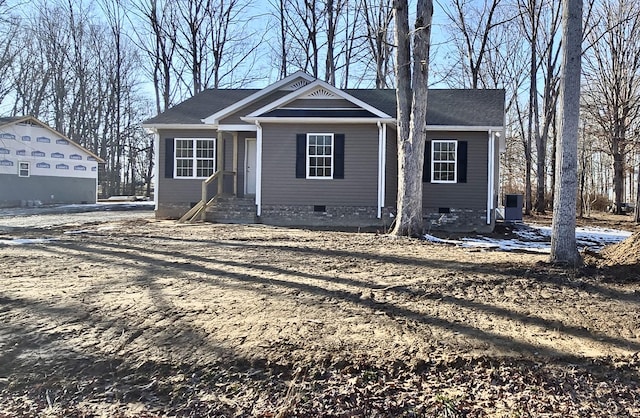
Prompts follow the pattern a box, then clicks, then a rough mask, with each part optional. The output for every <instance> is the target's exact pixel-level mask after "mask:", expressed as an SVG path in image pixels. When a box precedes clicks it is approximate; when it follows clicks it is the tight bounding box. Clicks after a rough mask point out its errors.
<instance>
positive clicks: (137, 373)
mask: <svg viewBox="0 0 640 418" xmlns="http://www.w3.org/2000/svg"><path fill="white" fill-rule="evenodd" d="M169 240H171V241H173V242H176V243H180V241H179V240H177V241H175V239H174V238H169ZM198 242H199V243H200V244H202V245H205V247H206V246H216V245H228V241H224V242H221V241H206V242H204V243H203V242H202V241H198ZM234 245H237V246H238V247H239V248H240V249H242V248H244V249H250V248H252V249H269V250H277V251H281V252H283V253H285V254H289V255H290V257H309V258H311V257H320V258H322V257H341V258H356V259H360V260H367V261H376V262H383V263H391V264H396V265H398V266H407V265H409V266H411V265H414V266H420V267H424V268H429V269H434V270H435V269H444V270H449V269H451V270H454V271H459V272H473V273H478V274H490V275H492V276H493V277H495V279H494V280H499V281H500V280H509V279H511V278H512V277H513V276H518V275H520V274H522V275H524V276H525V277H529V278H531V279H534V280H537V281H540V282H547V283H551V284H554V285H559V286H565V287H571V288H576V287H577V288H585V289H587V290H588V291H590V292H594V293H599V294H601V295H602V296H604V297H608V298H616V299H618V300H621V301H627V302H633V303H640V300H639V298H638V297H637V295H631V294H628V293H624V292H620V291H617V290H614V289H611V288H608V287H606V286H601V285H598V284H596V283H591V282H585V281H583V280H580V279H575V278H573V279H571V278H566V277H565V278H562V279H558V278H557V277H556V276H554V275H553V273H551V274H549V273H545V272H544V271H542V270H533V271H532V270H526V271H521V270H519V269H517V268H516V269H514V268H505V266H504V265H501V264H491V263H486V264H484V265H481V266H478V265H477V264H472V263H465V262H460V261H446V260H424V259H419V258H416V257H406V256H390V255H384V256H382V257H378V256H376V255H375V254H371V253H366V252H352V251H343V250H328V249H318V248H310V247H304V246H299V247H294V246H290V245H275V244H274V243H268V242H240V243H234ZM43 248H44V250H45V251H49V252H51V253H53V254H56V255H60V256H62V255H64V256H68V255H69V254H68V251H72V252H74V253H75V254H76V255H77V256H78V257H82V258H84V259H86V260H88V261H91V262H94V263H111V262H114V260H117V262H118V263H121V264H124V265H127V266H129V267H130V268H132V269H135V270H136V275H135V280H134V281H135V282H139V283H142V284H144V285H145V286H147V287H148V289H149V292H148V293H149V295H150V298H151V300H152V301H153V306H154V307H155V309H156V310H157V311H160V312H166V313H167V316H172V317H175V321H174V323H173V324H172V325H171V326H170V327H168V329H167V330H166V332H165V333H164V334H163V333H159V334H154V333H153V332H151V331H153V330H152V329H151V328H149V327H147V326H146V325H144V324H142V323H140V322H139V321H138V320H136V319H134V318H128V317H127V316H126V314H125V315H123V314H118V313H111V314H107V313H106V312H98V311H91V312H88V313H87V312H86V310H82V309H79V306H75V305H73V304H69V305H68V306H64V305H62V306H58V305H52V304H51V303H49V302H47V301H43V300H33V299H26V298H16V297H10V296H2V294H1V293H0V314H3V313H7V312H14V311H20V312H24V313H28V316H30V317H31V318H36V317H37V318H40V319H41V320H47V319H49V320H51V321H58V322H68V323H78V324H80V325H81V327H82V329H83V330H93V329H96V328H99V327H100V326H102V324H109V326H110V327H112V328H115V329H122V330H126V335H124V338H123V341H122V343H123V344H124V346H123V347H120V348H119V349H118V346H115V347H114V349H113V350H111V351H108V352H104V351H98V350H96V351H94V352H89V351H88V350H80V349H78V348H77V347H74V346H66V347H64V346H65V344H66V343H65V339H66V338H67V337H68V336H66V335H62V334H52V333H48V332H46V331H45V332H43V331H42V330H41V329H38V328H37V327H35V328H33V329H30V328H29V323H28V320H29V317H26V318H23V319H24V321H27V322H24V321H23V320H17V321H15V322H12V321H8V322H5V323H3V325H2V326H0V330H1V331H2V334H3V335H8V336H10V340H8V342H7V344H6V345H5V347H12V348H11V349H9V350H5V351H3V352H2V354H0V374H4V375H8V376H18V375H19V376H21V377H19V378H17V379H15V380H14V383H12V384H11V386H10V387H4V388H2V389H1V390H2V397H5V396H13V395H20V396H26V397H28V398H30V399H33V398H35V399H36V400H37V401H38V402H40V405H42V406H43V407H47V406H49V403H50V402H49V401H47V393H48V394H49V395H48V397H49V398H51V397H53V399H54V401H53V402H54V404H55V402H56V399H57V402H59V403H60V405H61V408H62V407H64V408H73V407H74V405H77V403H78V402H79V401H80V400H82V399H98V400H102V401H104V402H107V403H117V402H121V403H129V402H140V403H143V404H145V405H147V406H148V407H149V408H152V409H153V408H164V409H165V410H166V409H167V408H168V409H169V410H171V411H173V412H175V413H176V414H177V415H181V414H186V412H188V411H187V410H186V409H185V410H181V409H180V408H183V407H185V405H187V404H188V402H189V401H190V400H193V399H195V398H198V399H201V398H202V393H203V391H204V392H207V393H215V394H216V396H231V397H233V396H238V397H239V396H240V395H239V394H238V393H234V390H233V389H230V388H232V387H233V386H234V385H245V386H246V385H249V386H251V385H252V384H257V385H258V386H257V387H259V388H261V389H263V390H271V391H272V396H273V397H274V398H275V400H272V402H271V408H275V409H277V408H279V407H280V406H282V404H281V402H282V401H283V400H284V399H285V398H286V396H287V390H288V387H287V384H286V381H287V380H291V379H292V377H293V376H294V375H296V368H297V364H296V362H295V359H291V362H290V363H279V364H277V363H270V359H267V358H262V359H256V358H248V357H246V356H244V355H242V354H239V353H238V352H236V351H234V350H233V348H232V347H230V346H229V345H228V344H226V345H223V344H218V343H216V339H215V336H212V335H207V334H205V333H204V332H203V330H202V329H200V328H198V327H197V326H195V325H194V324H193V323H192V322H190V321H187V320H184V319H181V317H180V316H179V313H178V314H177V315H176V312H175V305H174V304H173V303H172V302H171V300H170V299H168V298H167V297H166V296H165V294H164V293H163V286H162V284H161V283H158V281H157V279H158V277H165V276H171V277H176V278H180V277H183V276H186V275H189V280H193V281H198V282H199V283H201V284H203V285H207V286H212V287H215V288H216V289H220V290H221V291H224V290H225V289H228V290H235V289H241V290H243V291H249V292H253V293H255V294H260V295H263V296H265V297H268V298H274V299H275V298H286V297H290V295H289V294H288V293H286V292H284V293H283V290H286V291H295V292H302V293H305V294H309V295H313V296H314V297H316V299H314V300H317V298H330V299H334V300H338V301H340V302H341V303H345V304H348V305H353V306H358V307H361V308H363V309H365V310H366V311H368V312H383V313H384V314H385V315H386V316H388V317H389V318H401V319H404V320H412V321H416V322H419V323H421V324H424V325H428V326H433V327H439V328H446V329H451V330H454V331H455V332H458V333H460V334H463V335H466V336H468V337H470V338H473V339H476V340H479V341H484V342H486V343H487V344H490V345H493V346H496V347H500V348H502V349H503V350H504V351H505V352H506V353H513V352H520V353H526V354H531V353H537V356H539V357H538V358H540V361H534V360H531V359H522V358H520V359H515V360H514V359H496V360H491V361H490V362H493V363H491V364H493V366H491V365H487V364H484V365H483V366H482V367H495V365H496V364H497V365H501V364H505V363H508V362H511V361H516V362H519V363H518V364H525V365H526V367H534V368H535V367H538V368H540V367H541V364H544V363H545V362H549V361H551V362H555V363H556V364H557V365H559V366H558V367H562V365H565V366H567V367H570V368H573V370H574V371H575V370H578V373H584V374H592V375H593V374H594V373H595V375H596V377H597V378H598V379H599V380H600V381H607V380H608V379H610V378H611V368H612V367H614V363H613V362H608V361H607V360H600V361H598V362H594V361H593V360H589V359H585V358H582V357H579V356H576V355H573V354H572V353H566V352H562V351H560V350H557V349H554V348H553V347H542V346H539V345H535V344H532V343H530V342H527V341H519V340H516V339H513V338H509V337H507V336H504V335H500V334H498V333H495V332H490V331H487V330H483V329H480V328H478V327H475V326H473V325H472V324H468V323H458V322H452V321H450V320H447V319H444V318H439V317H437V316H433V315H426V314H424V313H423V312H421V311H420V310H418V309H412V308H408V307H406V306H401V305H399V304H396V303H391V302H381V301H376V300H373V299H363V298H362V297H361V296H362V295H361V294H360V293H359V292H358V291H357V289H360V290H361V289H367V290H373V291H379V290H385V291H387V292H390V293H394V294H398V295H402V296H406V297H410V298H417V299H421V298H422V299H425V300H430V301H442V302H446V303H450V304H452V305H455V306H459V307H460V308H465V309H473V310H478V311H481V312H483V313H486V314H487V315H492V316H496V317H500V318H504V319H509V320H515V321H518V322H520V323H522V324H524V325H535V326H539V327H542V328H545V329H548V330H559V331H560V332H562V333H565V334H567V335H571V336H575V337H579V338H585V339H589V340H592V341H598V342H601V343H602V342H604V343H606V344H609V345H611V346H612V347H625V348H632V349H633V350H636V351H640V345H639V344H637V343H636V342H634V341H630V340H627V339H624V338H621V337H614V336H604V335H602V334H600V333H597V334H594V333H592V332H590V331H588V330H586V329H582V328H577V327H572V326H567V325H565V324H563V323H562V322H559V321H553V320H548V319H545V318H543V317H540V316H535V315H523V314H522V313H520V312H517V311H515V310H510V309H505V308H503V307H500V306H497V305H492V304H488V303H483V302H478V301H473V300H469V299H465V298H460V297H454V296H451V295H445V294H441V293H437V292H434V291H430V290H429V289H428V288H425V287H424V286H422V287H416V286H403V285H399V286H392V287H390V288H389V287H388V286H384V287H383V286H382V285H379V284H375V283H372V282H369V281H367V280H358V279H353V278H349V277H338V276H337V275H335V274H321V273H317V272H309V271H299V270H296V269H293V268H285V267H279V266H274V265H269V264H268V263H255V262H251V263H250V262H246V261H239V260H232V259H226V258H225V259H219V260H212V259H211V258H210V257H207V256H204V255H195V254H186V253H181V252H176V251H172V250H171V249H169V248H167V249H161V248H157V247H153V248H151V247H148V246H145V245H138V244H134V243H131V242H108V241H105V242H98V241H90V242H77V241H73V240H69V241H64V240H61V241H59V242H56V243H54V244H48V245H47V246H46V247H40V249H43ZM238 270H240V271H243V272H245V273H240V272H238ZM247 272H248V273H247ZM193 273H196V275H193ZM276 277H283V278H286V279H279V278H276ZM122 280H130V279H129V278H125V279H122V278H116V277H114V278H112V279H110V280H108V281H106V282H103V283H100V284H96V285H95V286H91V287H89V288H88V289H87V290H86V291H85V292H84V295H85V296H86V297H90V296H91V295H92V294H95V295H97V296H98V297H99V294H100V292H104V291H105V290H108V289H109V287H110V285H113V284H115V283H118V282H121V281H122ZM323 284H324V285H323ZM335 285H339V286H342V288H340V289H329V287H333V286H335ZM179 331H181V332H186V333H187V335H185V338H184V340H175V341H171V336H172V334H174V333H177V332H179ZM130 338H134V339H136V338H141V339H146V340H149V344H150V345H162V344H166V343H169V342H171V343H173V344H176V345H177V346H178V347H177V348H176V350H187V351H188V350H193V347H194V346H196V347H199V348H201V349H202V350H206V351H210V352H213V353H216V354H215V356H212V360H208V361H207V362H205V363H197V362H192V361H184V360H183V359H180V358H175V359H173V360H171V361H168V362H158V361H156V360H153V359H146V360H145V359H143V357H144V353H142V356H130V354H131V353H128V352H127V351H126V350H122V348H124V347H125V346H126V344H127V343H128V342H131V340H130ZM47 345H53V346H62V347H64V348H65V350H66V351H64V350H63V352H64V353H65V354H64V357H57V358H51V359H46V358H45V359H43V360H36V361H35V362H33V361H31V360H29V359H30V358H33V357H29V356H25V355H27V354H29V353H31V352H33V351H34V350H37V349H38V347H43V346H47ZM214 357H215V358H217V360H213V358H214ZM25 359H26V360H25ZM356 361H357V360H355V359H352V360H351V361H349V362H347V363H344V364H341V365H337V364H333V365H332V367H334V368H336V367H338V368H342V369H344V370H347V371H348V373H350V374H357V373H360V372H361V371H362V370H364V369H366V368H368V369H371V370H373V369H374V368H375V367H380V366H379V365H377V366H375V365H371V364H364V365H363V364H360V365H358V366H357V368H354V364H355V363H356ZM360 361H362V359H360ZM365 361H366V360H365ZM457 361H459V360H454V361H453V362H449V363H447V362H445V363H443V364H442V365H435V364H424V363H423V364H421V365H419V366H418V367H415V365H414V366H413V369H412V366H410V365H403V366H401V367H397V365H396V366H395V368H394V369H393V370H394V371H389V370H385V371H384V373H391V375H394V373H395V375H396V376H398V375H399V374H401V372H400V371H398V370H403V371H406V370H408V369H412V372H413V373H416V374H425V375H428V376H432V373H436V372H438V373H440V372H442V370H440V371H438V367H445V368H447V369H452V370H455V369H456V368H458V369H459V370H461V371H464V370H472V369H473V368H474V367H476V366H478V364H480V363H479V362H476V363H473V362H471V363H470V362H468V361H466V360H464V361H462V363H456V362H457ZM389 368H390V369H391V365H389ZM43 370H44V371H43ZM618 371H620V373H621V376H622V377H623V381H624V382H632V381H634V379H635V382H637V381H638V378H640V375H639V374H638V367H637V365H635V366H630V367H622V368H618ZM384 373H383V374H384ZM436 374H437V373H436ZM320 377H321V378H324V377H323V375H322V376H320ZM616 378H619V376H618V377H616ZM325 380H326V379H325ZM36 382H37V383H36ZM256 382H258V383H256ZM74 386H75V390H74V389H73V388H74ZM633 387H637V384H636V385H635V386H630V389H631V390H633ZM34 388H35V389H34ZM31 391H35V392H31ZM217 399H220V398H217ZM259 399H260V398H259V396H257V395H256V396H253V397H252V398H251V401H253V402H258V401H259ZM62 404H64V405H65V406H63V405H62ZM198 405H199V404H198ZM198 405H196V404H193V403H192V405H191V407H190V408H192V411H196V415H197V414H198V412H203V413H204V412H205V411H206V412H207V413H211V412H212V411H213V412H215V413H220V414H236V413H238V411H240V410H241V411H243V412H244V413H247V412H248V411H250V409H249V407H247V406H246V405H245V406H243V407H242V408H243V409H240V406H237V407H236V408H234V407H233V406H229V405H231V404H223V402H219V403H218V406H220V408H219V409H217V410H216V409H215V408H216V403H215V402H214V403H211V402H209V403H206V402H204V403H203V404H202V408H203V409H201V410H198V409H197V408H198V407H199V406H198ZM212 407H213V408H212ZM68 410H69V411H73V409H68ZM61 411H64V409H61ZM176 411H177V412H176ZM180 411H182V413H181V412H180Z"/></svg>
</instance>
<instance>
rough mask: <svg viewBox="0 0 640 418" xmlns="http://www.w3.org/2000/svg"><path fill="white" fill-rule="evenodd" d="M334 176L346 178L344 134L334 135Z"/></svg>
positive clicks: (335, 177)
mask: <svg viewBox="0 0 640 418" xmlns="http://www.w3.org/2000/svg"><path fill="white" fill-rule="evenodd" d="M333 155H334V161H333V178H334V179H343V178H344V134H335V135H334V136H333Z"/></svg>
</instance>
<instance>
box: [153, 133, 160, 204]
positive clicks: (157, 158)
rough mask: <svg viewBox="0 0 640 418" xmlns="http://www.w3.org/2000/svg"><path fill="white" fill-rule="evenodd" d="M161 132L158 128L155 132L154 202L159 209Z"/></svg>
mask: <svg viewBox="0 0 640 418" xmlns="http://www.w3.org/2000/svg"><path fill="white" fill-rule="evenodd" d="M159 167H160V134H159V133H158V130H157V129H154V132H153V171H154V176H153V203H155V209H156V210H158V190H160V174H161V173H160V170H159Z"/></svg>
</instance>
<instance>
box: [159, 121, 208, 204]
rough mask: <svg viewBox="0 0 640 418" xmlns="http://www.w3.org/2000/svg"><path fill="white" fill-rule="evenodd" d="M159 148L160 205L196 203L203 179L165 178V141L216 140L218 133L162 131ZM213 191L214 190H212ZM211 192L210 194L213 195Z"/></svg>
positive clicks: (205, 131)
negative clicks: (175, 139) (180, 139)
mask: <svg viewBox="0 0 640 418" xmlns="http://www.w3.org/2000/svg"><path fill="white" fill-rule="evenodd" d="M159 134H160V135H159V136H160V144H159V145H160V146H159V147H158V160H157V161H158V170H157V175H158V190H157V191H156V192H157V194H158V202H159V203H183V202H186V203H195V202H198V201H200V198H201V196H202V179H183V178H179V179H174V178H166V177H165V152H166V149H165V139H166V138H216V136H217V135H218V133H217V132H216V131H215V130H214V129H210V130H205V129H203V130H184V131H178V130H167V131H160V132H159ZM210 190H211V191H212V190H213V188H211V189H210ZM211 191H210V193H211Z"/></svg>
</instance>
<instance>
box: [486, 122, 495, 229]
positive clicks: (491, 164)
mask: <svg viewBox="0 0 640 418" xmlns="http://www.w3.org/2000/svg"><path fill="white" fill-rule="evenodd" d="M488 137H489V138H488V143H487V225H490V224H491V211H492V210H493V180H494V168H495V161H494V154H495V149H494V144H495V142H494V138H493V131H492V130H491V129H489V132H488Z"/></svg>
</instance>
